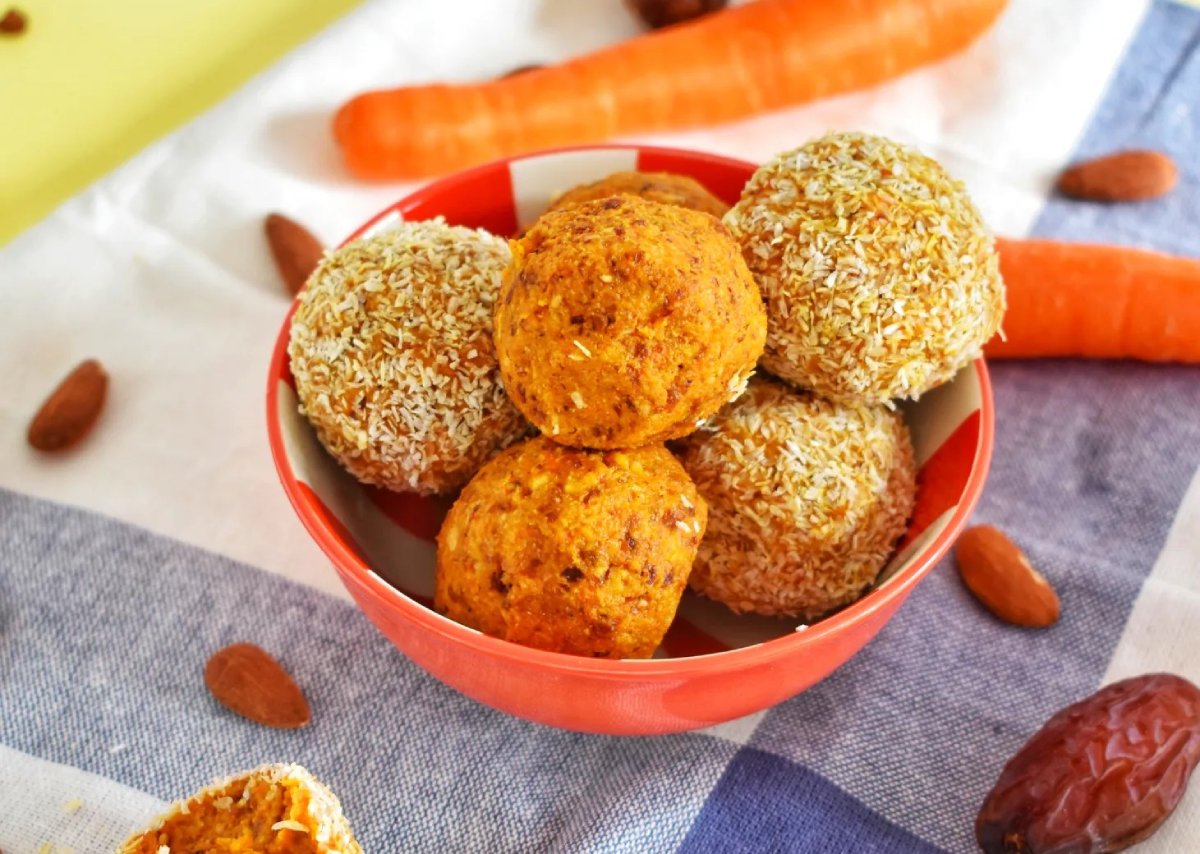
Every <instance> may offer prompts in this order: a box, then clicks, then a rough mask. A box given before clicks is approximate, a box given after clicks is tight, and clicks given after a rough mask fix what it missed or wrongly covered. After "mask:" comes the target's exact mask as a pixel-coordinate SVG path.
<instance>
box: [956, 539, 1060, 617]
mask: <svg viewBox="0 0 1200 854" xmlns="http://www.w3.org/2000/svg"><path fill="white" fill-rule="evenodd" d="M954 556H955V558H956V559H957V561H958V574H959V576H960V577H961V578H962V580H963V584H965V585H966V586H967V589H968V590H970V591H971V593H973V594H974V595H975V598H976V599H978V600H979V601H980V602H982V603H983V606H984V607H985V608H987V609H988V610H989V611H991V612H992V613H993V614H995V615H996V616H997V617H999V618H1000V619H1001V620H1004V621H1005V622H1006V623H1012V624H1013V625H1014V626H1026V627H1028V628H1038V629H1040V628H1045V627H1046V626H1052V625H1054V624H1055V623H1056V622H1058V616H1059V614H1060V613H1061V611H1062V606H1061V605H1060V604H1059V601H1058V594H1057V593H1055V592H1054V588H1053V587H1051V586H1050V583H1049V582H1048V581H1046V579H1045V578H1044V577H1042V574H1041V573H1040V572H1038V571H1037V570H1036V569H1034V568H1033V567H1032V566H1030V565H1029V561H1028V560H1027V559H1026V558H1025V555H1024V554H1022V553H1021V550H1020V549H1019V548H1017V546H1016V544H1015V543H1014V542H1013V541H1012V540H1010V539H1009V538H1008V537H1007V536H1005V534H1004V532H1003V531H1001V530H999V529H998V528H993V527H992V526H991V525H979V526H976V527H974V528H968V529H967V530H966V531H965V532H964V533H963V535H962V536H961V537H959V538H958V545H957V547H956V548H955V552H954Z"/></svg>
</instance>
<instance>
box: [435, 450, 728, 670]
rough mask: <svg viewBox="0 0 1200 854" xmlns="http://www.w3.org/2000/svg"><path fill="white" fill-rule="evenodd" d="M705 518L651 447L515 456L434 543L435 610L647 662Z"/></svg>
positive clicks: (556, 646)
mask: <svg viewBox="0 0 1200 854" xmlns="http://www.w3.org/2000/svg"><path fill="white" fill-rule="evenodd" d="M705 518H706V508H705V505H704V502H703V501H702V500H701V499H700V497H699V496H698V495H697V494H696V488H695V486H693V485H692V482H691V480H689V479H688V476H687V474H686V473H685V472H684V470H683V468H682V467H681V466H680V465H679V462H678V461H677V460H676V459H675V458H674V457H672V456H671V454H670V453H669V452H668V451H667V450H666V449H665V448H663V447H662V446H661V445H652V446H650V447H644V448H638V449H636V450H631V451H587V450H582V449H578V448H567V447H564V446H563V445H559V444H557V443H555V442H552V441H550V440H549V439H547V438H545V437H544V436H539V437H538V438H535V439H531V440H529V441H527V442H524V443H522V444H520V445H515V446H513V447H511V448H509V449H508V450H506V451H504V452H503V453H501V454H499V455H498V456H497V457H495V458H494V459H493V460H491V461H490V462H489V463H487V464H486V465H485V466H484V467H483V468H482V469H480V471H479V473H478V474H477V475H476V476H475V477H474V478H473V479H472V480H471V482H470V483H468V484H467V486H466V488H465V489H464V490H463V491H462V494H461V495H460V496H459V499H458V501H456V502H455V503H454V506H453V507H452V508H451V509H450V513H449V515H448V516H447V517H446V521H445V523H444V524H443V525H442V530H441V532H440V533H439V534H438V549H437V576H436V586H435V589H436V592H435V594H434V606H435V607H436V608H437V610H438V611H440V612H441V613H443V614H445V615H446V616H447V617H449V618H450V619H452V620H457V621H458V622H460V623H463V624H464V625H467V626H471V627H472V628H475V629H478V630H479V631H481V632H484V633H485V634H489V635H492V636H493V637H498V638H503V639H505V640H510V641H513V642H514V643H519V644H524V645H526V646H532V647H537V648H538V649H546V650H551V651H554V652H564V653H569V654H572V655H585V656H590V657H595V658H648V657H649V656H650V655H652V654H653V653H654V650H655V649H656V648H657V647H658V645H659V643H660V642H661V641H662V638H663V635H664V634H666V631H667V628H668V627H669V626H670V625H671V621H672V620H673V619H674V617H675V609H676V607H677V606H678V605H679V598H680V596H682V595H683V591H684V588H685V587H686V586H687V578H688V573H689V572H691V569H692V560H693V559H694V558H695V556H696V547H697V546H698V545H699V543H700V539H701V537H703V536H704V525H705Z"/></svg>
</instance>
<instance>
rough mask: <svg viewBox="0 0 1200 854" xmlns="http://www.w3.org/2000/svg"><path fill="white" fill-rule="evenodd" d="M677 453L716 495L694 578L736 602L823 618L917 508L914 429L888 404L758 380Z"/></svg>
mask: <svg viewBox="0 0 1200 854" xmlns="http://www.w3.org/2000/svg"><path fill="white" fill-rule="evenodd" d="M678 451H679V457H680V460H681V462H682V463H683V466H684V468H685V469H687V472H688V474H690V475H691V476H692V479H693V480H694V481H695V483H696V488H697V489H698V490H699V491H700V494H701V495H702V496H703V497H704V499H705V501H707V502H708V505H709V521H708V533H707V535H706V536H705V538H704V542H703V543H701V545H700V552H699V554H698V555H697V557H696V566H695V569H694V570H693V572H692V577H691V585H692V587H693V588H694V589H695V590H696V591H698V592H699V593H702V594H703V595H705V596H708V597H709V598H711V599H715V600H717V601H718V602H724V603H725V604H726V605H728V606H729V607H730V608H732V609H733V610H734V611H738V612H745V611H751V612H755V613H759V614H768V615H777V616H789V617H800V618H802V619H804V620H813V619H816V618H818V617H820V616H821V615H823V614H826V613H828V612H829V611H831V610H833V609H835V608H838V607H840V606H842V605H846V604H848V603H850V602H853V601H854V600H855V599H857V598H859V596H861V595H862V593H863V592H864V591H865V590H866V588H868V587H869V586H870V585H871V584H872V583H873V582H874V581H875V579H876V577H877V576H878V575H879V572H880V570H881V569H882V568H883V567H884V566H885V565H886V563H887V561H888V559H889V558H890V556H891V554H892V551H893V549H894V547H895V544H896V541H897V540H898V539H899V538H900V537H901V536H902V535H903V533H904V531H905V527H906V525H907V521H908V518H909V516H910V515H911V514H912V509H913V503H914V500H915V496H916V469H915V465H914V463H913V450H912V443H911V441H910V439H909V434H908V428H907V427H906V426H905V424H904V421H903V419H902V418H901V416H900V415H899V413H897V412H894V411H892V410H889V409H887V408H885V407H882V406H864V405H847V404H839V403H833V402H830V401H827V400H823V399H821V398H817V397H814V396H812V395H811V394H809V393H807V392H796V391H793V390H791V389H789V388H788V387H787V386H785V385H784V384H783V383H780V382H777V381H774V380H768V379H763V378H756V379H755V380H754V381H752V382H751V383H750V388H749V389H748V390H747V392H746V394H745V396H743V397H742V398H741V399H740V400H738V401H737V402H736V403H734V404H732V405H731V406H729V407H728V408H727V409H725V410H724V411H722V412H721V413H720V414H719V415H717V416H716V417H715V418H713V419H712V421H711V422H710V425H709V429H706V430H703V431H700V432H697V433H694V434H692V435H691V436H689V437H688V438H686V439H684V440H683V441H682V442H681V443H680V445H679V447H678Z"/></svg>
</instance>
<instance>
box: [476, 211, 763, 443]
mask: <svg viewBox="0 0 1200 854" xmlns="http://www.w3.org/2000/svg"><path fill="white" fill-rule="evenodd" d="M512 247H513V260H512V263H511V264H510V265H509V267H508V269H507V270H506V271H505V274H504V281H503V283H502V285H501V288H500V296H499V299H498V300H497V303H496V313H495V340H496V354H497V356H498V358H499V361H500V374H501V377H502V378H503V381H504V388H505V390H506V391H507V392H508V395H509V397H510V398H511V399H512V401H513V403H515V404H516V406H517V408H518V409H519V410H521V412H522V413H523V414H524V415H525V417H526V418H528V419H529V420H530V421H532V422H533V423H534V425H535V426H536V427H538V429H540V430H541V431H542V433H544V434H545V435H547V436H550V437H551V438H552V439H554V440H555V441H557V442H561V443H562V444H565V445H574V446H579V447H588V448H626V447H637V446H639V445H646V444H650V443H653V442H661V441H663V440H666V439H673V438H677V437H679V436H684V435H686V434H688V433H690V432H691V431H692V430H694V429H695V427H696V424H697V422H699V421H702V420H703V419H705V418H708V417H709V416H710V415H712V414H713V413H715V412H716V411H717V410H718V409H720V408H721V406H722V405H723V404H724V403H726V402H727V401H729V400H732V399H734V398H735V397H737V396H738V395H739V394H740V393H741V391H742V389H743V388H744V387H745V383H746V380H747V379H748V378H749V376H750V374H751V373H753V371H754V366H755V363H756V362H757V360H758V357H759V355H760V354H761V353H762V348H763V342H764V340H765V338H766V314H765V312H764V310H763V305H762V300H761V298H760V297H759V293H758V288H757V286H756V285H755V284H754V279H753V277H752V276H751V275H750V271H749V270H748V269H747V268H746V263H745V261H743V260H742V256H741V253H740V251H739V249H738V246H737V244H736V243H735V242H734V241H733V240H731V239H730V237H729V233H728V232H727V231H726V230H725V227H724V226H723V225H721V223H720V222H719V221H717V220H716V219H714V218H713V217H711V216H708V215H707V214H702V213H698V212H696V211H692V210H687V209H685V208H680V207H671V206H668V205H662V204H658V203H657V202H651V201H646V200H645V199H639V198H636V197H634V196H612V197H610V198H607V199H602V200H597V201H590V202H582V203H580V204H577V205H573V206H571V207H569V208H564V209H563V210H557V211H550V212H549V213H546V214H545V215H543V216H542V217H541V219H539V220H538V221H537V222H536V223H534V225H533V226H532V227H531V228H530V229H529V231H528V232H527V233H526V234H525V236H524V237H523V238H521V239H520V240H518V241H514V242H513V244H512Z"/></svg>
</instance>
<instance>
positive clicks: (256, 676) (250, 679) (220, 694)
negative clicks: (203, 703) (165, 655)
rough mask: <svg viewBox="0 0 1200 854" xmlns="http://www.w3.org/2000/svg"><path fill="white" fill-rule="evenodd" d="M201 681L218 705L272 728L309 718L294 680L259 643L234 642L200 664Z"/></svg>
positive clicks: (302, 723)
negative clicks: (202, 670) (202, 677)
mask: <svg viewBox="0 0 1200 854" xmlns="http://www.w3.org/2000/svg"><path fill="white" fill-rule="evenodd" d="M204 684H205V685H207V686H208V690H209V691H211V692H212V695H213V696H214V697H216V698H217V700H218V701H219V702H220V703H221V705H223V706H225V708H227V709H229V710H230V711H232V712H236V713H237V714H239V715H241V716H242V717H244V718H249V719H250V720H252V721H255V722H256V723H260V724H262V725H263V726H269V727H274V728H276V729H298V728H299V727H302V726H307V724H308V722H309V720H311V719H312V713H311V712H310V711H309V707H308V700H306V699H305V697H304V692H303V691H301V690H300V686H299V685H297V684H296V680H294V679H292V677H291V675H290V674H289V673H288V672H287V671H286V670H284V669H283V665H281V664H280V663H279V662H278V661H276V660H275V658H274V657H272V656H271V654H270V653H269V652H267V651H266V650H264V649H263V648H262V647H259V646H255V645H254V644H252V643H235V644H232V645H231V646H227V647H225V648H224V649H222V650H219V651H217V652H216V653H215V654H214V655H213V657H212V658H210V659H209V660H208V664H207V665H205V667H204Z"/></svg>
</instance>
